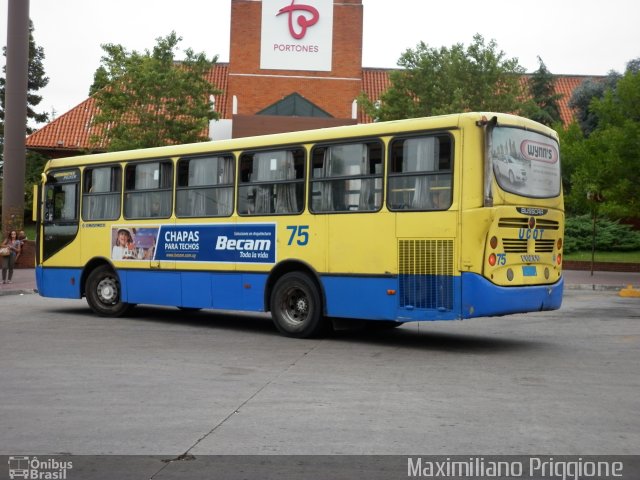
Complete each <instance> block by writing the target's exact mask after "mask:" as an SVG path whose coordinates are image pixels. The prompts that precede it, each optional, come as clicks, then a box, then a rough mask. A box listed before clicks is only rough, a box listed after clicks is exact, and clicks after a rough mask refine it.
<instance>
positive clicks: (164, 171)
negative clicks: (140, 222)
mask: <svg viewBox="0 0 640 480" xmlns="http://www.w3.org/2000/svg"><path fill="white" fill-rule="evenodd" d="M172 185H173V164H172V163H171V161H169V160H164V161H158V162H146V163H139V164H131V163H130V164H128V165H127V166H126V169H125V200H124V216H125V218H152V217H157V218H168V217H170V216H171V209H172V197H173V195H172V190H173V188H172Z"/></svg>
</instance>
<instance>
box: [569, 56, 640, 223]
mask: <svg viewBox="0 0 640 480" xmlns="http://www.w3.org/2000/svg"><path fill="white" fill-rule="evenodd" d="M637 64H638V60H634V61H632V62H629V67H628V68H627V70H626V72H625V74H624V76H621V77H620V76H618V80H617V82H616V83H615V84H614V85H613V88H608V89H607V90H605V91H604V92H603V94H602V96H601V98H597V97H596V98H593V99H592V100H591V103H590V106H589V112H590V113H591V114H592V115H593V118H596V119H597V123H596V126H595V128H594V129H593V130H592V131H591V132H589V134H588V136H586V135H584V134H583V135H577V134H576V129H575V126H574V127H569V128H567V129H566V130H565V131H563V132H561V140H562V146H563V159H564V160H563V162H564V168H565V169H566V168H567V167H569V169H570V171H571V190H570V192H569V195H568V196H567V206H568V207H569V209H570V210H571V211H572V212H573V213H578V214H580V213H586V212H587V211H588V210H589V208H590V206H589V202H588V201H587V196H588V194H589V192H597V193H598V194H599V195H600V196H601V197H603V198H604V202H603V203H602V204H601V205H600V212H602V213H604V214H607V215H609V216H612V217H614V218H638V216H639V215H640V214H639V212H640V189H639V188H638V185H640V72H639V71H638V69H637V68H634V66H635V65H637Z"/></svg>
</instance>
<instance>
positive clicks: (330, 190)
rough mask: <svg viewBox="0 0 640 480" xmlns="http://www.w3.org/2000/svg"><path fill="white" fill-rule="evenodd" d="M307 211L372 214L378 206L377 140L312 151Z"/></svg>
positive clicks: (379, 168) (379, 154)
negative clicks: (309, 203) (309, 209)
mask: <svg viewBox="0 0 640 480" xmlns="http://www.w3.org/2000/svg"><path fill="white" fill-rule="evenodd" d="M311 173H312V179H311V185H312V188H311V211H312V212H314V213H330V212H349V211H352V212H354V211H355V212H373V211H377V210H379V209H380V207H381V206H382V146H381V144H380V142H378V141H370V142H366V143H349V144H337V145H328V146H318V147H315V148H314V149H313V152H312V172H311Z"/></svg>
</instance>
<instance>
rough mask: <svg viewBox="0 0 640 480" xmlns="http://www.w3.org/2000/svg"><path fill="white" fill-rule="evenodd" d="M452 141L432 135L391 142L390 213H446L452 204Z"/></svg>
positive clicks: (388, 193) (443, 136)
mask: <svg viewBox="0 0 640 480" xmlns="http://www.w3.org/2000/svg"><path fill="white" fill-rule="evenodd" d="M452 154H453V148H452V141H451V137H449V136H448V135H434V136H424V137H413V138H404V139H396V140H394V141H393V142H391V154H390V157H389V175H388V177H389V179H388V187H387V206H388V208H389V210H403V211H406V210H446V209H448V208H449V207H450V206H451V201H452V198H453V197H452V178H453V177H452V172H453V156H452Z"/></svg>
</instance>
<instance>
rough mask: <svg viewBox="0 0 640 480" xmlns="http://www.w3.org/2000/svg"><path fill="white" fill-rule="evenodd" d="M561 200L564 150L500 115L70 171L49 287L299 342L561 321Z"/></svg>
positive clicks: (58, 211) (62, 181) (149, 152)
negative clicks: (542, 316) (529, 317)
mask: <svg viewBox="0 0 640 480" xmlns="http://www.w3.org/2000/svg"><path fill="white" fill-rule="evenodd" d="M561 184H562V182H561V174H560V154H559V147H558V140H557V135H556V133H555V132H554V131H553V130H551V129H549V128H547V127H545V126H543V125H541V124H538V123H535V122H533V121H530V120H527V119H524V118H521V117H517V116H513V115H506V114H498V113H463V114H456V115H447V116H439V117H430V118H418V119H411V120H401V121H394V122H380V123H373V124H367V125H355V126H346V127H337V128H327V129H319V130H309V131H302V132H294V133H283V134H275V135H265V136H259V137H251V138H238V139H231V140H222V141H215V142H205V143H197V144H190V145H176V146H167V147H160V148H151V149H142V150H135V151H123V152H114V153H105V154H96V155H86V156H80V157H72V158H63V159H55V160H51V161H50V162H48V164H47V165H46V168H45V171H44V173H43V175H42V182H41V185H40V186H39V192H40V193H39V195H38V197H39V198H40V200H41V201H40V202H39V205H38V209H37V212H38V213H37V215H38V242H37V258H36V263H37V265H36V276H37V286H38V291H39V293H40V294H41V295H42V296H45V297H58V298H82V297H86V299H87V302H88V304H89V306H90V307H91V309H92V310H93V311H94V312H96V313H97V314H99V315H103V316H118V315H122V314H124V313H125V312H126V311H127V310H128V309H129V308H131V307H132V306H133V305H136V304H152V305H165V306H167V305H168V306H176V307H180V308H182V309H224V310H240V311H253V312H271V315H272V317H273V320H274V323H275V325H276V327H277V328H278V330H280V331H281V332H282V333H284V334H285V335H288V336H293V337H308V336H315V335H318V334H320V333H321V332H323V331H325V330H326V329H327V328H328V327H330V326H331V320H332V319H360V320H369V321H378V322H380V323H379V324H378V325H385V326H396V325H400V324H402V323H404V322H408V321H420V320H453V319H465V318H471V317H482V316H494V315H505V314H512V313H521V312H531V311H540V310H552V309H557V308H559V307H560V304H561V302H562V292H563V277H562V243H563V238H562V237H563V230H564V212H563V197H562V188H561Z"/></svg>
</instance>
